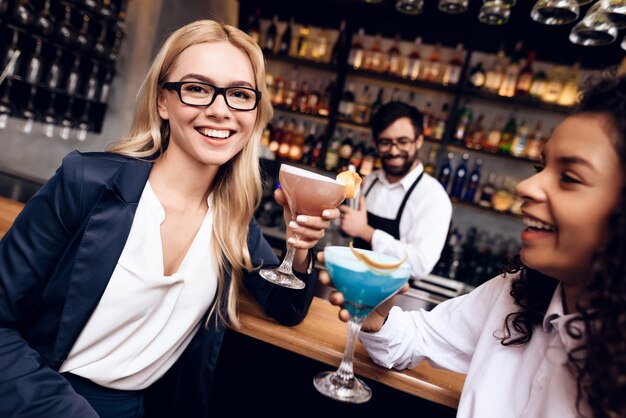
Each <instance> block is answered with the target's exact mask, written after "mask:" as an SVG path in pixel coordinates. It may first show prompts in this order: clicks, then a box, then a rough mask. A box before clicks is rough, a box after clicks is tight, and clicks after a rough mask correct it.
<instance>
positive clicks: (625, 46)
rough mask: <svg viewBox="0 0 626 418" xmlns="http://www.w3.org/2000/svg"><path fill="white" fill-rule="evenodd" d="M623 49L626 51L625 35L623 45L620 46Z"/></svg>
mask: <svg viewBox="0 0 626 418" xmlns="http://www.w3.org/2000/svg"><path fill="white" fill-rule="evenodd" d="M620 46H621V47H622V49H623V50H624V51H626V35H624V39H622V43H621V44H620Z"/></svg>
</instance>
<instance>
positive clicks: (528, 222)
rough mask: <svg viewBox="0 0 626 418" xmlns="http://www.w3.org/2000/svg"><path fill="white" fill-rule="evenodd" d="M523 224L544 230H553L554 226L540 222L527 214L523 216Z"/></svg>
mask: <svg viewBox="0 0 626 418" xmlns="http://www.w3.org/2000/svg"><path fill="white" fill-rule="evenodd" d="M523 222H524V225H526V226H528V227H530V228H534V229H543V230H546V231H554V230H555V229H554V227H553V226H552V225H549V224H547V223H544V222H541V221H540V220H537V219H534V218H530V217H528V216H524V219H523Z"/></svg>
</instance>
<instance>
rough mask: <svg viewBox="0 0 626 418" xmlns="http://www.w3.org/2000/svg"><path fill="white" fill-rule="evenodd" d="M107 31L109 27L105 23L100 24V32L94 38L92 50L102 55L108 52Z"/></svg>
mask: <svg viewBox="0 0 626 418" xmlns="http://www.w3.org/2000/svg"><path fill="white" fill-rule="evenodd" d="M108 33H109V27H108V26H107V25H106V24H102V25H101V26H100V34H99V35H98V38H97V39H96V44H95V45H94V51H96V54H98V55H100V56H102V57H104V56H106V55H107V53H108V49H107V34H108Z"/></svg>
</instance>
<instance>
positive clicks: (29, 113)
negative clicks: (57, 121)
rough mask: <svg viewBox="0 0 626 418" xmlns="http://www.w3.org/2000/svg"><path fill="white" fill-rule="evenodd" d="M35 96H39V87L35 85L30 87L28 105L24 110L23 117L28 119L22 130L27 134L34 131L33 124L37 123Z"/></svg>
mask: <svg viewBox="0 0 626 418" xmlns="http://www.w3.org/2000/svg"><path fill="white" fill-rule="evenodd" d="M35 96H37V87H35V86H33V87H31V88H30V93H29V96H28V101H27V102H26V107H25V108H24V110H22V117H23V118H25V119H26V120H25V121H24V125H23V127H22V132H24V133H25V134H29V133H31V132H32V131H33V126H34V125H35V118H36V114H35V112H36V110H35Z"/></svg>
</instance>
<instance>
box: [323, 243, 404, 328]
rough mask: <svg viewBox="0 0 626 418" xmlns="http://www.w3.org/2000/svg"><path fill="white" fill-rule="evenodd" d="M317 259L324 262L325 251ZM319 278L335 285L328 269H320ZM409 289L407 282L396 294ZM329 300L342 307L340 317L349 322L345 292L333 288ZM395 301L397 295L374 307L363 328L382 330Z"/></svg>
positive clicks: (324, 282) (328, 284) (327, 284)
mask: <svg viewBox="0 0 626 418" xmlns="http://www.w3.org/2000/svg"><path fill="white" fill-rule="evenodd" d="M317 261H318V262H320V263H323V262H324V252H323V251H320V252H319V253H317ZM318 280H319V281H320V283H321V284H323V285H325V286H331V287H334V286H333V283H332V281H331V280H330V276H329V275H328V272H326V270H320V272H319V274H318ZM407 290H409V284H408V283H405V284H404V285H403V286H402V287H401V288H400V290H399V291H398V292H397V293H396V295H398V294H401V293H405V292H406V291H407ZM328 301H329V302H330V303H331V304H332V305H335V306H338V307H340V310H339V314H338V316H339V319H340V320H342V321H343V322H348V319H350V313H349V312H348V310H347V309H345V308H344V307H343V304H344V297H343V294H342V293H341V292H339V291H338V290H334V289H333V290H332V291H331V292H330V294H329V295H328ZM394 301H395V296H393V297H391V298H389V299H387V300H386V301H384V302H383V303H381V304H380V305H378V306H377V307H376V308H374V310H372V312H370V314H369V315H368V316H367V318H366V319H365V321H363V324H362V325H361V330H363V331H365V332H377V331H380V329H381V328H382V327H383V324H384V323H385V320H386V319H387V315H389V311H390V310H391V308H392V307H393V304H394Z"/></svg>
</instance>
